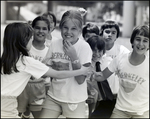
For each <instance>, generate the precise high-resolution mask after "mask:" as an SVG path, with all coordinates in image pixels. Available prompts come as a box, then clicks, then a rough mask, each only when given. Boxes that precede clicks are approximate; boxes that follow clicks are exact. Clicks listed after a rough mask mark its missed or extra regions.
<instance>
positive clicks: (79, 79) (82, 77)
mask: <svg viewBox="0 0 150 119" xmlns="http://www.w3.org/2000/svg"><path fill="white" fill-rule="evenodd" d="M79 65H80V67H81V64H80V63H77V64H73V63H72V67H73V69H74V70H76V69H80V68H79V67H78V66H79ZM90 65H91V63H86V64H84V65H83V66H85V67H89V66H90ZM85 78H86V76H85V75H83V74H82V75H79V76H75V79H76V81H77V82H78V84H82V83H83V82H84V81H85Z"/></svg>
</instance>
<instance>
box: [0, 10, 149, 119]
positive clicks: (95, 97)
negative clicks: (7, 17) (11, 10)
mask: <svg viewBox="0 0 150 119" xmlns="http://www.w3.org/2000/svg"><path fill="white" fill-rule="evenodd" d="M86 13H87V11H85V10H82V9H79V10H68V11H66V12H64V14H63V15H62V18H61V20H60V23H59V29H60V32H61V38H55V37H54V36H52V34H51V33H52V32H53V31H54V29H55V27H56V21H57V20H56V17H55V15H54V14H53V13H52V12H46V13H44V14H42V15H41V16H37V17H36V18H35V19H33V21H32V22H31V23H30V24H29V23H23V22H14V23H9V24H8V25H7V26H6V28H5V31H4V38H3V53H2V55H1V118H30V115H31V114H32V116H33V117H34V118H58V117H59V116H60V115H63V116H64V117H65V118H148V117H149V53H148V52H149V25H139V26H136V27H135V28H134V29H133V31H132V33H131V37H130V43H131V46H132V51H129V50H128V49H127V48H126V47H124V46H123V45H119V44H117V43H116V40H119V35H120V34H119V33H120V28H119V25H118V24H117V23H116V22H115V21H113V20H107V21H105V22H104V23H103V24H102V25H101V26H100V27H99V26H97V25H95V24H92V23H87V24H85V26H83V16H84V15H85V14H86ZM81 35H82V36H83V39H82V38H81V37H80V36H81ZM102 82H105V85H106V84H107V88H108V89H109V90H110V93H111V96H110V97H109V96H108V97H107V99H104V98H103V96H102V95H103V94H102V92H101V87H100V83H102ZM47 87H48V88H47ZM103 90H104V89H103ZM89 100H92V101H91V102H90V101H89ZM87 111H88V114H87V113H86V112H87Z"/></svg>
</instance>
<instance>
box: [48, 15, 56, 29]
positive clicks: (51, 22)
mask: <svg viewBox="0 0 150 119" xmlns="http://www.w3.org/2000/svg"><path fill="white" fill-rule="evenodd" d="M47 19H48V20H49V22H50V32H52V31H53V30H54V29H55V23H54V21H53V17H52V16H51V15H48V16H47Z"/></svg>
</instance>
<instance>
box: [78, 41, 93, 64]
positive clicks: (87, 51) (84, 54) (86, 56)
mask: <svg viewBox="0 0 150 119" xmlns="http://www.w3.org/2000/svg"><path fill="white" fill-rule="evenodd" d="M79 59H80V62H81V64H86V63H91V61H92V50H91V48H90V46H88V44H87V45H84V47H82V49H81V50H80V54H79Z"/></svg>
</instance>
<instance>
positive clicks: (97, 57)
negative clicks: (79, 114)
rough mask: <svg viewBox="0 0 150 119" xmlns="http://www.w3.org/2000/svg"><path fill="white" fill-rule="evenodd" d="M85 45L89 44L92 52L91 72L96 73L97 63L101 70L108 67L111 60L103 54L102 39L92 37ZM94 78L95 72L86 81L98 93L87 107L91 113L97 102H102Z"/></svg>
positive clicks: (95, 36)
mask: <svg viewBox="0 0 150 119" xmlns="http://www.w3.org/2000/svg"><path fill="white" fill-rule="evenodd" d="M87 43H89V45H90V47H91V49H92V51H93V56H92V67H93V70H95V71H96V63H97V62H100V68H101V69H102V70H103V69H104V68H106V67H107V66H108V64H109V63H110V62H111V60H112V58H111V57H108V56H106V54H105V42H104V40H103V38H102V37H100V36H99V35H93V36H91V37H90V38H89V39H88V40H87ZM96 76H97V72H95V73H94V74H92V75H91V77H90V80H88V83H90V84H91V85H92V87H93V88H94V89H96V91H97V92H98V96H94V97H95V98H96V99H95V102H94V104H90V105H89V106H91V108H92V110H90V112H91V113H92V112H93V111H94V110H95V108H96V103H97V101H100V100H102V96H101V93H100V91H99V88H98V85H97V81H93V78H94V77H96ZM110 78H114V77H110ZM108 86H109V85H108ZM109 88H110V87H109ZM111 93H112V92H111Z"/></svg>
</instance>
